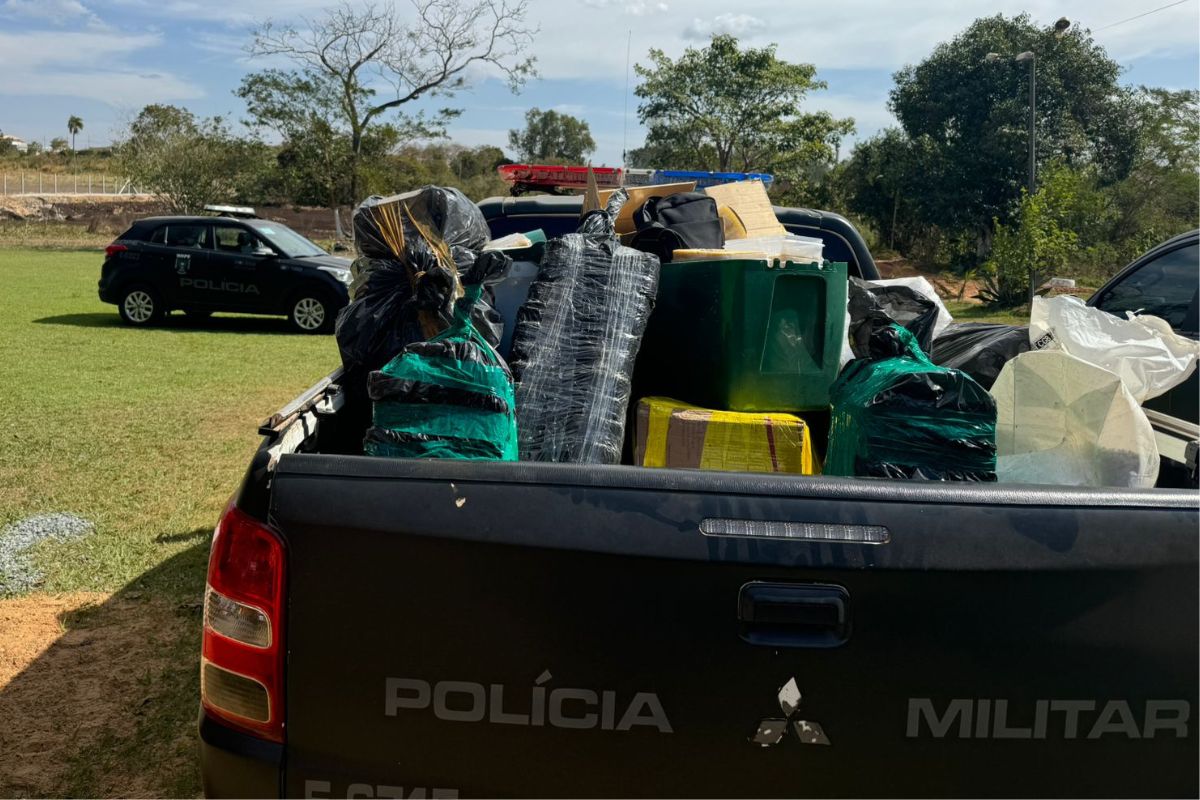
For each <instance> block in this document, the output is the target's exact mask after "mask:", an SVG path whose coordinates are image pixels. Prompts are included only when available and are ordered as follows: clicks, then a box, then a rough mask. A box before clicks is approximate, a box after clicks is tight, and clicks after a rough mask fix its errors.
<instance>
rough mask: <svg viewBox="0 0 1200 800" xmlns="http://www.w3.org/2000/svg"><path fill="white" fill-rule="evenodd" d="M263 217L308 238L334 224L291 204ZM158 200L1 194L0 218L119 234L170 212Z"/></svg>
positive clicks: (263, 210)
mask: <svg viewBox="0 0 1200 800" xmlns="http://www.w3.org/2000/svg"><path fill="white" fill-rule="evenodd" d="M351 210H352V209H350V208H349V207H346V208H342V209H339V213H340V214H341V220H342V231H343V232H344V233H345V234H346V235H347V236H349V234H350V214H351ZM256 211H257V213H258V215H259V216H260V217H262V218H263V219H268V220H272V221H274V222H282V223H283V224H284V225H287V226H288V227H290V228H292V229H294V230H296V231H298V232H300V233H302V234H304V235H305V236H307V237H309V238H311V239H333V238H334V237H335V236H336V234H337V224H336V221H335V218H334V211H333V209H329V208H308V207H292V206H260V207H259V208H257V209H256ZM169 213H171V212H170V209H168V208H167V206H166V205H165V204H164V203H163V202H162V201H160V200H155V199H154V198H152V197H148V196H145V195H134V196H130V195H108V196H97V195H90V196H81V195H6V196H0V220H5V219H8V220H17V221H21V222H60V223H62V222H65V223H71V224H76V225H79V226H80V227H82V228H86V229H87V231H88V232H91V233H95V232H97V231H99V232H103V233H114V234H116V233H120V232H121V231H123V230H125V229H126V228H128V227H129V225H131V224H132V223H133V221H134V220H136V219H139V218H141V217H149V216H154V215H158V214H169Z"/></svg>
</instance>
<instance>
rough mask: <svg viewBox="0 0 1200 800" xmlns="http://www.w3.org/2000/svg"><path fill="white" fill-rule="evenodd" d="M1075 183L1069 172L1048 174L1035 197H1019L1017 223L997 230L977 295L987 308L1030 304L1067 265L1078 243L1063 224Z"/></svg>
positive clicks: (1059, 169)
mask: <svg viewBox="0 0 1200 800" xmlns="http://www.w3.org/2000/svg"><path fill="white" fill-rule="evenodd" d="M1075 177H1076V176H1075V175H1074V174H1073V172H1072V170H1071V169H1070V168H1069V167H1065V166H1056V167H1055V168H1052V169H1050V170H1048V172H1047V174H1046V175H1045V177H1044V180H1043V182H1042V185H1041V186H1040V187H1039V188H1038V190H1037V191H1036V192H1034V193H1033V194H1032V195H1030V194H1028V193H1026V194H1024V195H1022V197H1021V206H1020V211H1019V213H1018V215H1017V218H1016V219H1015V220H1014V221H1013V222H1012V223H1010V224H1008V225H1005V224H1001V223H997V224H996V233H995V243H994V246H993V248H992V253H991V258H989V259H988V261H987V262H986V263H985V264H984V267H983V270H984V280H983V288H982V289H981V290H980V292H979V296H980V298H981V299H982V300H983V301H984V302H985V303H987V304H989V305H995V306H1016V305H1020V304H1021V303H1022V302H1024V301H1026V300H1028V301H1029V302H1030V303H1032V302H1033V295H1034V292H1035V291H1036V290H1037V287H1038V285H1039V284H1040V283H1042V282H1043V281H1045V280H1046V279H1047V278H1049V277H1051V276H1053V275H1054V274H1055V273H1056V272H1058V271H1059V270H1061V269H1062V268H1063V267H1065V266H1066V265H1067V263H1068V262H1069V260H1070V258H1071V256H1072V255H1073V253H1074V251H1075V247H1076V245H1077V244H1078V240H1079V237H1078V235H1077V234H1076V233H1075V231H1073V230H1070V229H1069V228H1068V227H1067V226H1066V225H1065V224H1064V217H1065V216H1066V214H1067V213H1068V210H1069V209H1070V208H1071V207H1072V206H1073V205H1074V202H1075V194H1074V192H1075V186H1076V181H1075Z"/></svg>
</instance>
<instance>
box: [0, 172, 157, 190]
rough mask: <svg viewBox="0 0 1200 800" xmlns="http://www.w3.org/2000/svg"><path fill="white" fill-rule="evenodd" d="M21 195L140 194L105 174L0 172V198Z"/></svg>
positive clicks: (121, 179) (117, 177)
mask: <svg viewBox="0 0 1200 800" xmlns="http://www.w3.org/2000/svg"><path fill="white" fill-rule="evenodd" d="M21 194H32V195H38V194H138V191H137V190H136V189H134V187H133V184H132V182H131V181H130V180H129V179H128V178H123V177H120V176H117V175H109V174H107V173H104V172H83V173H59V172H33V171H28V172H27V171H24V170H20V171H17V172H4V173H0V195H21Z"/></svg>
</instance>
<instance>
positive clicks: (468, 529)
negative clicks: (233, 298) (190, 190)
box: [271, 455, 1200, 797]
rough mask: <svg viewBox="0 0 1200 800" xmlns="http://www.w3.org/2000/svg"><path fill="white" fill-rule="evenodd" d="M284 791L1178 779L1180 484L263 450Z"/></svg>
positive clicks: (1013, 790)
mask: <svg viewBox="0 0 1200 800" xmlns="http://www.w3.org/2000/svg"><path fill="white" fill-rule="evenodd" d="M271 518H272V521H273V523H274V524H275V525H276V526H277V527H278V528H279V530H280V531H281V532H282V535H283V537H284V540H285V544H286V547H287V552H288V558H289V561H288V581H289V585H288V592H289V605H288V609H287V615H286V619H287V623H286V624H287V635H286V643H287V647H288V660H287V677H286V680H287V700H286V705H287V708H286V719H287V727H286V738H287V742H286V746H287V750H286V776H285V781H286V782H285V786H286V790H287V792H288V794H289V796H317V797H347V796H357V797H370V796H376V797H385V796H387V797H400V796H403V797H437V796H456V795H457V796H479V795H483V796H506V795H517V796H639V795H669V796H683V795H687V796H783V795H789V796H796V795H818V796H844V795H908V796H914V795H921V796H930V795H970V796H1019V795H1026V796H1027V795H1060V794H1068V795H1076V796H1082V795H1097V796H1116V795H1130V794H1132V795H1141V796H1168V795H1183V794H1186V795H1190V796H1195V795H1196V793H1197V791H1198V788H1200V787H1198V781H1197V768H1196V735H1195V730H1194V728H1195V726H1194V724H1193V721H1192V720H1191V717H1190V715H1191V712H1192V710H1193V709H1194V708H1195V705H1196V702H1197V656H1198V648H1197V640H1198V633H1197V629H1198V625H1200V617H1198V614H1197V595H1198V578H1197V523H1198V515H1197V495H1196V493H1194V492H1167V491H1157V492H1133V491H1121V492H1103V491H1095V490H1051V489H1045V488H1030V487H1012V486H1009V487H999V486H995V485H990V486H979V487H974V486H966V487H962V486H950V485H944V484H931V485H926V484H916V483H894V482H873V481H861V480H848V479H820V478H817V479H795V478H790V477H783V476H752V475H731V474H720V473H703V472H681V471H668V470H643V469H634V468H625V467H578V466H565V465H526V464H469V463H447V462H407V461H384V460H378V459H367V458H355V457H335V456H314V455H288V456H284V458H283V459H282V460H281V461H280V463H279V467H278V469H277V473H276V476H275V479H274V484H273V487H272V496H271Z"/></svg>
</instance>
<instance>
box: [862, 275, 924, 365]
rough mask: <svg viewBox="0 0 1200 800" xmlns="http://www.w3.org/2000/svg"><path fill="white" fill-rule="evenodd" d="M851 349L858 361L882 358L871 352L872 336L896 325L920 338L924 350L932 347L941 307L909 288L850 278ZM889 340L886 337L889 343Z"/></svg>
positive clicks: (918, 341) (918, 340) (919, 343)
mask: <svg viewBox="0 0 1200 800" xmlns="http://www.w3.org/2000/svg"><path fill="white" fill-rule="evenodd" d="M848 311H849V313H850V349H851V350H852V351H853V352H854V356H855V358H867V357H868V356H871V357H874V358H880V357H882V356H884V355H885V354H874V355H872V353H871V340H872V337H873V334H875V333H876V332H877V331H880V330H886V329H887V328H888V327H890V326H891V325H892V323H896V324H897V325H900V326H901V327H903V328H905V329H906V330H908V332H909V333H911V334H912V335H913V336H915V337H916V338H917V344H918V345H919V346H920V348H921V351H922V352H925V353H928V352H929V350H930V347H931V345H932V344H933V329H934V326H935V325H936V324H937V318H938V307H937V304H935V303H934V302H933V301H932V300H930V299H929V298H928V297H925V296H924V295H922V294H921V293H920V292H917V291H914V290H913V289H910V288H908V287H907V286H880V285H879V284H877V283H871V282H870V281H864V280H862V279H861V278H854V277H851V278H850V295H849V304H848ZM887 338H888V337H886V336H885V337H884V340H887Z"/></svg>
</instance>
